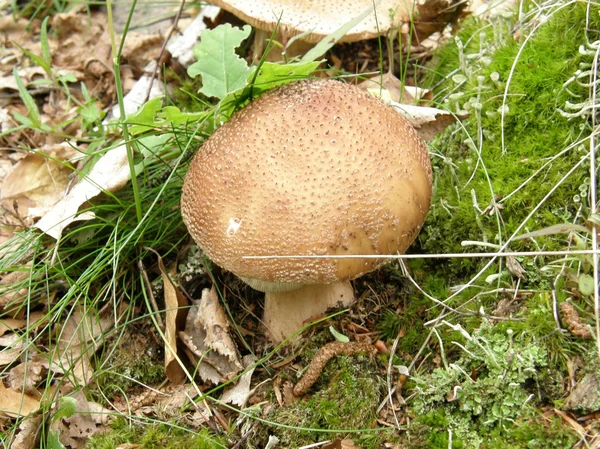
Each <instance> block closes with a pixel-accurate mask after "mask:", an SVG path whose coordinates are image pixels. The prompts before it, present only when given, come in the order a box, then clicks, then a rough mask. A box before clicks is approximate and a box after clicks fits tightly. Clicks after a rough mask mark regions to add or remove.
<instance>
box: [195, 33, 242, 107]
mask: <svg viewBox="0 0 600 449" xmlns="http://www.w3.org/2000/svg"><path fill="white" fill-rule="evenodd" d="M250 31H251V28H250V25H245V26H244V28H243V29H239V28H235V27H232V26H231V25H230V24H228V23H227V24H225V25H220V26H218V27H217V28H215V29H214V30H205V31H203V32H202V35H201V37H200V43H199V44H198V45H197V46H196V47H195V48H194V56H195V57H196V59H197V60H198V61H197V62H195V63H194V64H192V65H191V66H190V67H189V68H188V75H189V76H190V77H192V78H194V77H196V76H198V75H200V76H202V89H200V92H201V93H203V94H204V95H206V96H207V97H217V98H219V99H223V98H225V97H226V96H227V94H229V93H231V92H234V91H236V90H237V89H240V88H242V87H244V86H245V85H246V82H247V80H248V76H249V75H250V73H251V71H252V69H251V68H250V67H248V64H246V61H244V60H243V59H241V58H240V57H239V56H237V55H236V54H235V49H236V48H237V47H239V45H240V44H241V42H242V41H243V40H244V39H247V38H248V36H249V35H250Z"/></svg>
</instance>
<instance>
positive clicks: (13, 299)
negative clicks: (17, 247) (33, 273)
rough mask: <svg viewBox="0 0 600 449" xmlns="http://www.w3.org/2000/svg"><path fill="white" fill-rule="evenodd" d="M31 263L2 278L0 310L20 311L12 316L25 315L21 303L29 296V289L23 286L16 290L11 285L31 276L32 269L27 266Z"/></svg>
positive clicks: (0, 280) (0, 281)
mask: <svg viewBox="0 0 600 449" xmlns="http://www.w3.org/2000/svg"><path fill="white" fill-rule="evenodd" d="M30 264H31V262H29V263H28V264H27V265H26V266H25V267H23V269H22V270H18V271H11V272H10V273H7V274H6V275H4V276H2V279H0V310H3V311H4V312H5V313H6V312H7V311H9V310H10V309H15V310H18V311H19V312H18V313H17V314H15V315H16V316H13V315H11V318H18V317H19V316H22V315H23V311H22V308H21V305H22V303H23V301H24V300H25V299H26V297H27V291H28V289H27V288H21V289H19V290H17V291H15V290H14V289H12V288H11V287H12V286H13V285H16V284H19V283H20V282H22V281H24V280H26V279H28V278H29V276H30V271H29V269H26V268H27V266H29V265H30ZM15 270H16V267H15Z"/></svg>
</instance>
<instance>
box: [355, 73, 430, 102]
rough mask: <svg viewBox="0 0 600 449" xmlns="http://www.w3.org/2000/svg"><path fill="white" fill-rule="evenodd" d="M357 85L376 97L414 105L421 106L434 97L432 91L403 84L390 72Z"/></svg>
mask: <svg viewBox="0 0 600 449" xmlns="http://www.w3.org/2000/svg"><path fill="white" fill-rule="evenodd" d="M357 87H360V88H361V89H363V90H366V91H368V92H370V93H371V94H373V95H375V96H376V97H381V98H384V99H386V100H391V101H395V102H398V103H402V104H412V105H414V106H419V105H421V103H422V102H423V101H429V100H432V99H433V93H432V92H431V91H429V90H426V89H421V88H419V87H415V86H403V85H402V82H401V81H400V80H399V79H398V78H397V77H396V76H395V75H394V74H392V73H389V72H386V73H384V74H383V75H377V76H374V77H373V78H369V79H367V80H365V81H362V82H360V83H359V84H357Z"/></svg>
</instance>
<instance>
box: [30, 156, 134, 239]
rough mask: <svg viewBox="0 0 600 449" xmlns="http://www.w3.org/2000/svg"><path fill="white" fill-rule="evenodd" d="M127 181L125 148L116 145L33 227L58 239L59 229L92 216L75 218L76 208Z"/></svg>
mask: <svg viewBox="0 0 600 449" xmlns="http://www.w3.org/2000/svg"><path fill="white" fill-rule="evenodd" d="M129 179H130V171H129V164H128V161H127V149H126V147H125V145H120V146H118V147H116V148H113V149H111V150H109V151H107V152H106V153H105V154H104V155H103V156H102V157H101V158H100V159H99V160H98V161H97V162H96V164H95V165H94V168H92V170H91V171H90V173H89V174H88V175H87V176H86V177H85V178H83V179H81V180H80V181H79V182H78V183H77V184H76V185H75V186H74V187H73V188H72V189H71V191H70V192H69V193H68V194H67V195H66V196H64V197H63V198H62V199H61V200H60V201H59V202H58V203H57V204H55V205H54V207H53V208H52V209H51V210H50V211H49V212H48V213H47V214H46V215H44V216H43V217H42V219H41V220H40V221H38V222H37V223H36V225H35V227H36V228H39V229H40V230H41V231H42V232H45V233H46V234H48V235H49V236H50V237H54V238H55V239H57V240H58V239H59V238H60V236H61V235H62V232H63V230H64V229H65V228H66V227H67V226H68V225H69V224H71V223H72V222H74V221H77V220H91V219H93V218H94V217H95V215H94V214H93V213H91V212H85V213H82V214H79V215H77V212H78V210H79V207H80V206H81V205H82V204H83V203H85V202H86V201H89V200H90V199H91V198H94V197H95V196H97V195H98V194H100V193H101V192H103V191H108V192H116V191H117V190H120V189H121V188H122V187H123V186H124V185H125V184H126V183H127V181H129Z"/></svg>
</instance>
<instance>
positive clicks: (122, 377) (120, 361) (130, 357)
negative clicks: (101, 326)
mask: <svg viewBox="0 0 600 449" xmlns="http://www.w3.org/2000/svg"><path fill="white" fill-rule="evenodd" d="M154 345H155V343H154V340H152V339H151V337H149V336H147V335H143V334H141V333H139V334H138V333H134V332H133V331H127V332H126V334H125V335H123V336H121V337H120V338H117V339H115V340H114V341H113V342H112V344H111V345H109V346H107V348H106V349H105V351H104V354H100V357H99V359H100V360H103V361H104V362H103V363H104V364H103V365H100V367H101V369H100V370H98V371H97V373H96V376H95V378H94V381H95V387H96V388H93V389H92V390H90V392H91V394H92V396H93V397H94V399H95V400H97V401H99V402H101V403H105V398H108V399H109V400H111V401H112V400H113V399H114V397H115V396H118V395H123V394H131V392H132V391H135V387H136V386H138V385H140V384H142V385H157V384H159V383H160V382H162V381H163V380H164V379H165V373H164V371H165V370H164V366H163V362H162V360H161V357H160V354H159V351H158V349H157V348H155V347H154ZM155 349H156V350H155ZM107 355H110V356H109V357H105V356H107ZM108 363H110V365H107V364H108Z"/></svg>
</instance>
